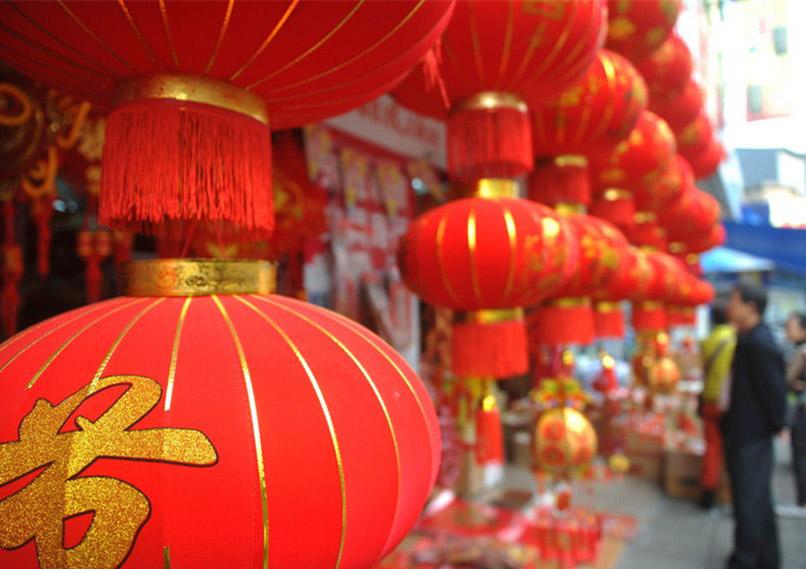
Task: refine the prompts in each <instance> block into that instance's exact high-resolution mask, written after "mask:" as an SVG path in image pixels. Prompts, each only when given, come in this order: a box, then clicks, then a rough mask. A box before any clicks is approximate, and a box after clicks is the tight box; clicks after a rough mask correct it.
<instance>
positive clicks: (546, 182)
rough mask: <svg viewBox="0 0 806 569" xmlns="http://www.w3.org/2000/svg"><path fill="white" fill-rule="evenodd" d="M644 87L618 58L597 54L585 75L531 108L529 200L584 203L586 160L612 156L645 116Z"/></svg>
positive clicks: (603, 52) (587, 194)
mask: <svg viewBox="0 0 806 569" xmlns="http://www.w3.org/2000/svg"><path fill="white" fill-rule="evenodd" d="M646 98H647V97H646V85H644V81H643V79H641V76H640V75H639V74H638V72H637V71H636V70H635V68H634V67H633V66H632V65H631V64H630V62H629V61H627V60H626V59H625V58H623V57H622V56H620V55H618V54H616V53H613V52H609V51H607V50H601V51H599V53H598V54H597V57H596V60H594V63H593V65H591V67H590V68H589V70H588V72H587V73H586V74H585V75H584V76H583V77H582V78H581V79H580V80H578V81H577V82H576V83H574V84H573V85H571V86H570V87H568V88H567V89H565V90H564V91H563V92H562V93H560V94H559V95H557V96H556V97H554V98H552V99H550V100H549V101H546V102H544V103H535V104H533V105H531V108H532V132H533V136H534V141H535V142H534V144H535V154H536V156H538V157H546V156H552V158H551V159H548V160H538V163H537V164H536V167H535V171H534V172H533V173H532V175H531V177H530V181H529V190H530V191H529V194H530V198H531V199H533V200H536V201H539V202H541V203H545V204H547V205H552V206H553V205H556V204H557V203H561V202H568V203H577V204H585V205H587V204H588V203H590V180H589V178H588V171H587V160H586V158H585V156H586V155H588V154H590V153H592V152H606V151H609V150H612V149H613V147H614V146H615V145H617V144H618V143H619V142H620V141H621V140H622V139H624V138H626V136H627V135H628V134H629V133H630V131H631V130H632V129H633V127H634V126H635V124H636V122H637V121H638V117H639V116H640V114H641V113H642V112H644V111H645V110H646Z"/></svg>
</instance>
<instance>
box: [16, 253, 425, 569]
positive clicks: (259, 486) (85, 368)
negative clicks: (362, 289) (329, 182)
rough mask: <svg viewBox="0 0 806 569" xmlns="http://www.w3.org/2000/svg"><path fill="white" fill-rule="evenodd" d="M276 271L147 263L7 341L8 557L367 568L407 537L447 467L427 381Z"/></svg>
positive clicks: (19, 566)
mask: <svg viewBox="0 0 806 569" xmlns="http://www.w3.org/2000/svg"><path fill="white" fill-rule="evenodd" d="M267 269H268V265H266V264H265V263H259V262H244V261H233V262H229V263H221V262H219V263H205V262H191V261H154V262H149V264H147V265H145V266H140V267H139V268H137V269H136V270H137V271H140V272H138V273H137V274H136V275H135V276H134V278H133V279H132V280H131V281H130V282H131V284H132V285H133V286H134V288H133V289H132V290H131V291H130V292H131V294H132V296H126V297H122V298H117V299H113V300H109V301H105V302H101V303H98V304H92V305H89V306H86V307H84V308H80V309H78V310H74V311H72V312H68V313H66V314H63V315H61V316H58V317H56V318H53V319H50V320H47V321H45V322H43V323H41V324H38V325H36V326H34V327H32V328H29V329H28V330H26V331H24V332H22V333H20V334H18V335H17V336H14V337H13V338H11V339H10V340H8V341H7V342H6V343H5V344H3V346H2V349H0V361H2V365H1V366H0V378H2V381H0V566H2V567H4V568H6V569H33V568H36V567H41V568H42V569H51V568H54V569H55V568H59V569H88V568H97V569H104V568H112V567H121V568H123V569H126V568H134V569H137V568H141V567H170V566H173V567H193V568H199V569H204V568H213V567H222V566H227V567H244V568H249V569H259V568H264V569H265V568H266V567H290V568H295V567H299V568H303V567H330V566H334V567H345V568H366V567H370V566H371V565H373V563H375V562H376V561H377V560H378V559H379V558H380V557H382V556H383V555H385V554H386V553H388V552H389V551H390V550H391V549H392V548H393V547H394V546H395V545H396V543H397V542H399V541H400V540H401V539H402V538H403V537H404V536H405V534H406V533H407V531H408V530H409V528H410V527H411V526H412V524H413V523H414V522H415V520H416V519H417V517H418V515H419V514H420V510H421V508H422V506H423V504H424V503H425V500H426V498H427V497H428V494H429V492H430V489H431V487H432V484H433V482H434V479H435V476H436V474H437V470H438V466H439V452H440V449H439V447H440V440H439V425H438V422H437V418H436V414H435V412H434V410H433V407H432V405H431V403H430V400H429V395H428V392H427V391H426V390H425V388H424V386H423V385H422V384H421V383H420V381H419V380H418V378H417V377H416V376H415V374H414V373H413V372H412V370H411V369H410V368H409V367H408V366H407V365H406V363H405V362H404V360H403V359H402V358H401V357H400V356H399V355H398V354H397V353H395V352H394V350H393V349H391V348H390V347H389V346H388V345H387V344H385V343H384V342H383V341H382V340H380V339H379V338H378V337H377V336H375V335H374V334H372V333H370V332H369V331H368V330H366V329H364V328H363V327H361V326H359V325H358V324H356V323H354V322H351V321H349V320H347V319H346V318H344V317H341V316H339V315H336V314H334V313H331V312H329V311H326V310H323V309H321V308H318V307H315V306H312V305H309V304H305V303H302V302H299V301H296V300H292V299H288V298H283V297H278V296H272V295H267V294H264V293H265V292H267V288H268V286H269V281H270V279H269V274H268V271H267ZM142 271H145V272H142ZM251 293H260V294H251Z"/></svg>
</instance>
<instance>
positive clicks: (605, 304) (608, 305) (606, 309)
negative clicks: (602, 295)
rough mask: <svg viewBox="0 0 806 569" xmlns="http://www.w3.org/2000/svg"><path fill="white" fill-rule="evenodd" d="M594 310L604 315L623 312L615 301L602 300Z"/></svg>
mask: <svg viewBox="0 0 806 569" xmlns="http://www.w3.org/2000/svg"><path fill="white" fill-rule="evenodd" d="M594 310H595V311H596V312H599V313H602V314H610V313H613V312H616V311H618V310H621V304H620V303H618V302H615V301H609V300H601V301H599V302H597V303H596V304H595V305H594Z"/></svg>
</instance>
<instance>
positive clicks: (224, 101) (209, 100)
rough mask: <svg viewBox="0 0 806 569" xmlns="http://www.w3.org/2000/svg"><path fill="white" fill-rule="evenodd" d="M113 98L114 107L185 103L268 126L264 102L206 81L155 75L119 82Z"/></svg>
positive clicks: (233, 89)
mask: <svg viewBox="0 0 806 569" xmlns="http://www.w3.org/2000/svg"><path fill="white" fill-rule="evenodd" d="M115 94H116V102H117V103H122V102H126V101H133V100H138V99H172V100H175V101H188V102H193V103H202V104H205V105H211V106H213V107H219V108H222V109H227V110H229V111H234V112H236V113H241V114H242V115H246V116H248V117H251V118H253V119H255V120H256V121H258V122H260V123H263V124H265V125H267V126H268V124H269V113H268V110H267V109H266V103H265V102H264V101H263V99H261V98H260V97H258V96H257V95H254V94H252V93H249V92H247V91H244V90H243V89H241V88H240V87H236V86H235V85H230V84H229V83H226V82H224V81H218V80H216V79H209V78H206V77H196V76H191V75H183V74H179V73H156V74H153V75H148V76H146V77H135V78H131V79H125V80H123V81H120V82H118V83H117V85H116V93H115Z"/></svg>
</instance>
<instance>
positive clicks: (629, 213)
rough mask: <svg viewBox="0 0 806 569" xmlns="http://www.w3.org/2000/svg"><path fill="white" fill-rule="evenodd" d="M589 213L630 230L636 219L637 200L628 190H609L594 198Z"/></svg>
mask: <svg viewBox="0 0 806 569" xmlns="http://www.w3.org/2000/svg"><path fill="white" fill-rule="evenodd" d="M611 192H612V193H611ZM588 213H589V214H590V215H593V216H594V217H598V218H600V219H604V220H605V221H609V222H610V223H612V224H613V225H615V226H616V227H618V228H619V229H622V230H625V231H628V230H629V229H630V228H632V226H633V224H634V220H635V202H634V201H633V199H632V196H630V195H629V194H627V193H626V192H624V193H621V191H620V190H608V191H607V192H605V193H604V194H601V195H599V196H597V198H596V199H595V200H593V204H591V207H590V210H589V211H588Z"/></svg>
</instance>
